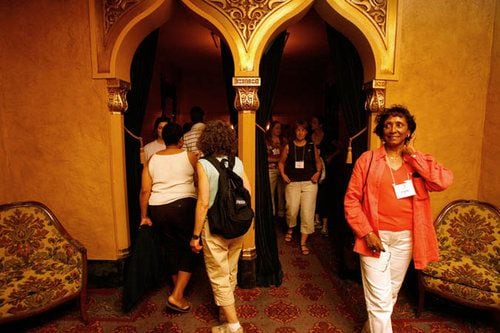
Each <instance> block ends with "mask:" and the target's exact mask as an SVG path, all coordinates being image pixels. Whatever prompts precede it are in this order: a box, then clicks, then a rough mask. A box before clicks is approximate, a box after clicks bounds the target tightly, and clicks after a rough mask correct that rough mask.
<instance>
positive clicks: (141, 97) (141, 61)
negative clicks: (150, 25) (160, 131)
mask: <svg viewBox="0 0 500 333" xmlns="http://www.w3.org/2000/svg"><path fill="white" fill-rule="evenodd" d="M158 33H159V31H158V30H155V31H154V32H152V33H151V34H149V35H148V36H147V37H146V38H145V39H144V40H143V41H142V43H141V45H139V48H138V49H137V51H136V52H135V55H134V58H133V60H132V65H131V68H130V81H131V89H130V91H129V93H128V94H127V101H128V105H129V107H128V110H127V111H126V112H125V116H124V123H125V127H126V128H127V130H128V131H130V132H131V133H132V134H133V135H134V136H137V137H138V136H140V133H141V129H142V123H143V120H144V115H145V112H146V106H147V101H148V95H149V88H150V86H151V77H152V75H153V65H154V60H155V54H156V45H157V41H158ZM125 158H126V168H127V192H128V212H129V226H130V238H131V240H132V251H131V256H130V257H129V258H128V259H127V262H126V264H125V271H124V287H123V291H124V292H123V295H122V296H123V297H122V308H123V310H124V311H126V312H127V311H130V310H131V309H132V308H133V307H134V306H135V305H136V304H137V302H138V301H139V300H140V299H141V297H142V296H143V295H144V294H146V293H147V292H148V291H149V290H151V289H153V288H157V287H158V286H159V283H160V281H162V278H163V277H164V272H163V271H162V267H163V265H162V261H161V259H162V258H161V257H160V253H161V252H160V251H159V249H160V243H159V241H158V239H157V238H158V235H157V233H156V232H155V231H154V230H153V228H150V227H147V228H146V227H141V229H139V223H140V207H139V192H140V188H141V173H142V164H141V161H140V142H139V141H138V140H137V139H135V138H133V137H132V135H130V134H129V133H127V132H126V133H125Z"/></svg>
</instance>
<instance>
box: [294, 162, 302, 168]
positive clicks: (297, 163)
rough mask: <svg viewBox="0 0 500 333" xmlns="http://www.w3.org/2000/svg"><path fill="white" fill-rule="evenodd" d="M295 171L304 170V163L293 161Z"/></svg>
mask: <svg viewBox="0 0 500 333" xmlns="http://www.w3.org/2000/svg"><path fill="white" fill-rule="evenodd" d="M295 169H304V161H295Z"/></svg>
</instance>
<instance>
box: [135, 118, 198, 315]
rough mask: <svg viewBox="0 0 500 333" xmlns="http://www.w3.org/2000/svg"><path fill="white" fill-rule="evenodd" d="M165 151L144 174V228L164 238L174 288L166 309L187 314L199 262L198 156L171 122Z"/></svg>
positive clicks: (151, 163)
mask: <svg viewBox="0 0 500 333" xmlns="http://www.w3.org/2000/svg"><path fill="white" fill-rule="evenodd" d="M162 137H163V141H164V142H165V146H166V148H165V149H163V150H160V151H159V152H157V153H156V154H154V155H153V156H151V158H150V160H149V162H148V163H147V165H146V166H145V167H144V169H143V172H142V187H141V194H140V198H139V200H140V206H141V225H144V224H146V225H154V226H155V227H156V228H157V229H158V230H159V232H160V234H161V235H162V236H163V237H164V245H165V249H166V255H167V256H166V261H167V270H168V271H169V273H170V274H171V276H172V280H173V282H174V289H173V291H172V293H171V295H170V296H169V297H168V299H167V304H166V306H167V307H168V308H170V309H172V310H174V311H177V312H187V311H189V310H190V308H191V305H190V304H189V302H188V301H187V300H186V299H185V298H184V289H185V288H186V285H187V284H188V282H189V279H190V277H191V273H192V271H193V269H194V266H195V264H196V262H197V257H198V256H197V254H195V253H193V252H192V251H191V249H190V247H189V241H190V239H191V232H192V231H193V226H194V211H195V207H196V190H195V167H196V160H197V157H196V154H194V153H190V152H186V151H184V150H183V149H182V128H181V126H180V125H179V124H175V123H170V124H167V125H166V126H165V127H164V128H163V132H162Z"/></svg>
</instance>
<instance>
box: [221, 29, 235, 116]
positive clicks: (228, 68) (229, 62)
mask: <svg viewBox="0 0 500 333" xmlns="http://www.w3.org/2000/svg"><path fill="white" fill-rule="evenodd" d="M220 48H221V49H220V52H221V57H222V72H223V75H224V82H225V85H226V97H227V106H228V108H229V119H230V121H231V124H233V125H238V111H236V108H235V107H234V98H235V97H236V92H235V91H234V88H233V76H234V61H233V56H232V54H231V50H230V49H229V46H227V44H226V42H225V41H223V40H222V39H221V43H220Z"/></svg>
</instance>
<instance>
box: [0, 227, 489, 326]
mask: <svg viewBox="0 0 500 333" xmlns="http://www.w3.org/2000/svg"><path fill="white" fill-rule="evenodd" d="M278 233H279V235H278V238H279V244H278V246H279V249H280V260H281V264H282V267H283V272H284V279H283V283H282V285H281V286H279V287H271V288H254V289H237V290H236V299H237V304H236V305H237V310H238V314H239V317H240V320H241V322H242V325H243V327H244V329H245V332H248V333H250V332H251V333H254V332H255V333H257V332H274V333H293V332H296V333H302V332H308V333H341V332H359V331H360V328H361V326H362V324H363V322H364V321H365V319H366V312H365V307H364V299H363V291H362V287H361V285H360V284H359V282H358V281H352V280H342V279H340V278H339V277H338V276H337V274H336V271H335V267H336V266H337V265H336V258H335V255H334V254H333V252H332V250H331V249H330V242H329V241H328V240H327V238H325V237H322V236H320V235H319V234H315V235H313V236H311V238H310V247H311V249H312V253H311V254H310V255H308V256H303V255H301V254H300V248H299V246H298V245H299V244H298V240H297V239H294V241H292V242H291V243H285V242H284V241H283V234H282V233H281V232H278ZM413 285H414V282H413V281H407V282H406V283H405V287H404V289H403V290H402V292H401V293H400V298H399V300H398V303H397V305H396V308H395V310H394V314H393V328H394V331H395V332H412V333H420V332H432V333H454V332H456V333H467V332H471V333H472V332H485V333H486V332H488V333H490V332H491V333H494V332H497V330H496V329H498V327H495V323H494V320H493V319H492V318H491V317H490V316H488V313H487V312H483V311H475V310H470V309H465V308H461V307H459V306H456V305H452V304H449V303H447V302H445V301H442V300H438V299H434V298H430V297H428V299H427V304H426V308H425V312H424V313H423V314H422V316H421V317H420V318H415V314H414V313H415V306H416V299H415V292H414V290H413V288H412V286H413ZM168 290H169V287H168V286H165V287H163V288H161V289H159V290H156V291H154V292H151V293H150V294H149V295H147V296H146V297H145V298H144V299H143V301H142V302H140V303H139V304H138V305H137V306H136V307H135V308H134V309H133V310H132V311H131V312H129V313H123V312H122V311H121V310H120V306H121V289H120V288H115V289H97V288H96V289H90V290H89V301H88V302H89V316H90V320H91V321H90V323H89V325H87V326H84V325H83V324H82V322H81V321H80V317H79V311H78V306H77V304H76V302H75V303H69V304H68V305H65V306H62V307H60V308H58V309H57V310H55V311H52V312H49V313H46V314H43V315H41V316H38V317H35V318H30V319H29V320H23V321H21V322H16V323H14V324H10V325H7V326H3V327H2V326H0V332H16V333H18V332H44V333H52V332H113V333H115V332H116V333H118V332H124V333H129V332H130V333H135V332H141V333H142V332H148V333H154V332H184V333H205V332H210V327H211V326H213V325H216V324H217V323H218V322H217V317H218V316H217V307H216V306H215V305H214V303H213V301H212V297H211V290H210V286H209V284H208V281H207V278H206V276H205V274H204V271H203V268H202V267H200V269H199V270H198V271H197V272H195V274H194V275H193V279H192V280H191V284H190V287H189V290H188V296H187V297H188V299H189V300H190V302H191V303H192V305H193V307H192V310H191V312H189V313H186V314H177V313H172V312H170V311H168V310H166V309H165V307H164V302H165V301H166V295H167V293H168Z"/></svg>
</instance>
